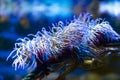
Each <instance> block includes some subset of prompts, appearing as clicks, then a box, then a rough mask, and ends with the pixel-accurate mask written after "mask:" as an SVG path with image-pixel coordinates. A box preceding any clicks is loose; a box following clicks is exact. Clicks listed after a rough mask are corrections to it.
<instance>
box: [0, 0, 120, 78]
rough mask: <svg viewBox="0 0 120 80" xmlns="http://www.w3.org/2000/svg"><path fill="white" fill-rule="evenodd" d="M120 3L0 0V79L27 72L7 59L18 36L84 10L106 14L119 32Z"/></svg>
mask: <svg viewBox="0 0 120 80" xmlns="http://www.w3.org/2000/svg"><path fill="white" fill-rule="evenodd" d="M119 5H120V1H119V0H0V80H20V79H21V78H22V77H24V76H25V75H26V74H27V72H28V71H27V70H21V69H19V70H17V71H15V70H14V68H13V67H12V66H11V64H12V61H11V60H9V61H6V58H7V56H8V55H9V53H10V51H12V50H13V47H14V43H15V41H16V39H17V38H23V37H25V36H27V34H35V33H36V32H37V31H40V30H41V28H42V27H45V28H46V29H48V27H49V26H50V27H51V26H52V23H57V22H58V21H63V22H64V23H65V22H66V21H70V20H71V19H73V16H74V15H76V16H78V15H79V13H80V12H83V11H88V12H90V13H91V14H93V17H94V18H97V17H101V18H104V19H105V20H107V21H109V22H110V24H111V25H112V27H113V28H114V29H115V31H117V32H118V33H120V9H119ZM48 30H49V29H48ZM78 72H79V73H80V72H81V71H78ZM82 72H83V71H82ZM74 73H77V72H74ZM74 73H73V74H74Z"/></svg>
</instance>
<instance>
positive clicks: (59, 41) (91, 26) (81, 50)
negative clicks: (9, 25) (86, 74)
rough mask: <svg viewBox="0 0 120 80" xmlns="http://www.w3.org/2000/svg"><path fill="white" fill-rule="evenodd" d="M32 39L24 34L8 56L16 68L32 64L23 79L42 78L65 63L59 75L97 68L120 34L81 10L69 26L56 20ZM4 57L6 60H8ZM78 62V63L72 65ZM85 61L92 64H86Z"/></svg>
mask: <svg viewBox="0 0 120 80" xmlns="http://www.w3.org/2000/svg"><path fill="white" fill-rule="evenodd" d="M30 35H31V36H33V39H32V40H31V39H29V38H28V37H25V38H24V39H19V40H21V41H20V42H18V43H15V48H14V50H13V51H12V52H11V54H10V55H9V56H8V58H10V57H11V56H12V55H13V54H14V53H15V55H14V56H13V57H12V58H13V59H15V60H14V62H13V66H15V70H16V69H17V68H19V67H21V68H23V69H24V68H26V67H30V68H31V67H35V69H34V70H33V71H32V72H31V73H30V74H28V75H27V76H26V77H25V78H24V79H25V80H31V79H35V78H41V79H42V78H43V77H44V76H45V75H48V74H49V73H51V72H56V71H59V70H60V69H61V68H63V67H66V66H67V70H66V71H65V72H64V73H63V74H61V75H60V76H59V77H58V79H60V77H61V76H63V75H66V74H68V73H69V72H71V71H72V70H74V69H76V68H78V67H81V68H83V69H93V68H97V67H99V66H97V65H96V64H99V63H101V60H100V58H101V56H102V55H107V54H110V53H112V52H115V51H117V52H119V51H120V47H119V45H118V43H119V42H120V35H119V34H118V33H116V32H115V31H114V30H113V28H112V27H111V26H110V24H109V23H108V22H107V21H104V20H102V19H101V18H98V19H96V20H93V19H92V16H91V14H89V13H81V14H80V15H79V17H78V18H74V19H73V20H71V22H70V23H69V24H68V25H64V24H63V22H62V21H59V22H58V24H57V25H53V27H52V28H51V30H50V31H46V29H45V28H42V31H41V32H40V31H39V32H37V34H35V35H33V34H30ZM8 58H7V59H8ZM75 64H77V65H75ZM85 64H93V65H94V64H95V65H96V66H95V67H90V66H89V67H86V66H85Z"/></svg>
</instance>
